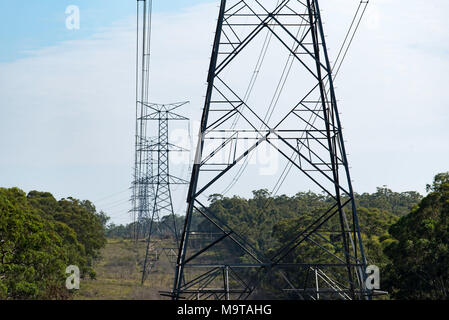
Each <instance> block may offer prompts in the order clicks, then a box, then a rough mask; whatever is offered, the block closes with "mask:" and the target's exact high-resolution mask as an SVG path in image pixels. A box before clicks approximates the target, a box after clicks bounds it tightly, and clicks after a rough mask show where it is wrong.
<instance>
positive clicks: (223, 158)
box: [153, 0, 371, 299]
mask: <svg viewBox="0 0 449 320" xmlns="http://www.w3.org/2000/svg"><path fill="white" fill-rule="evenodd" d="M267 59H271V60H269V61H270V63H269V64H267V63H265V62H266V60H267ZM263 67H265V69H263ZM207 81H208V86H207V91H206V97H205V104H204V108H203V114H202V118H201V127H200V133H199V140H198V146H197V150H196V156H195V163H194V167H193V171H192V175H191V180H190V187H189V192H188V198H187V202H188V208H187V212H186V219H185V225H184V228H183V233H182V238H181V244H180V250H179V254H178V260H177V267H176V273H175V281H174V286H173V290H172V292H170V293H166V294H170V295H171V296H172V297H173V298H174V299H247V298H250V297H259V296H258V294H260V293H264V288H267V287H270V288H271V289H273V288H276V289H277V290H278V291H279V295H273V296H272V297H275V298H279V297H284V298H285V297H288V298H298V299H365V298H369V297H370V295H371V292H370V291H369V290H367V289H366V287H365V273H364V270H365V265H366V260H365V255H364V250H363V245H362V241H361V236H360V232H359V225H358V217H357V212H356V208H355V203H354V194H353V189H352V182H351V177H350V172H349V164H348V160H347V155H346V151H345V145H344V140H343V135H342V126H341V122H340V117H339V112H338V108H337V99H336V96H335V90H334V85H333V78H332V68H331V64H330V60H329V56H328V52H327V47H326V39H325V35H324V31H323V23H322V20H321V14H320V9H319V4H318V1H317V0H304V1H297V0H278V1H276V0H252V1H251V0H248V1H239V0H228V1H226V0H221V5H220V9H219V16H218V23H217V29H216V34H215V39H214V44H213V49H212V56H211V61H210V68H209V74H208V79H207ZM153 114H154V115H156V114H157V111H156V110H155V111H154V113H153ZM262 147H263V148H268V149H269V150H271V152H274V153H276V154H277V155H278V156H279V159H280V161H282V163H284V164H285V165H286V168H289V170H288V172H289V173H288V177H289V178H291V179H292V182H291V187H292V186H293V188H297V189H298V190H295V191H296V192H298V191H300V190H301V188H308V187H309V186H313V188H315V189H317V190H319V191H320V192H321V193H323V194H324V195H325V196H326V199H327V202H326V203H327V205H328V207H327V209H324V210H319V211H317V212H314V213H313V214H311V215H312V217H313V218H311V219H309V218H308V219H305V218H302V217H305V215H304V214H302V213H301V212H298V217H297V218H298V221H299V222H298V226H296V228H293V227H294V226H292V228H293V229H292V230H295V231H294V234H293V235H292V236H291V237H290V238H289V239H287V240H285V241H284V242H283V243H282V244H281V245H280V246H278V247H276V248H275V249H276V250H271V251H269V252H268V251H267V250H265V249H266V248H264V247H262V246H260V245H259V244H258V242H257V239H255V238H254V237H256V238H257V237H258V232H252V233H251V234H253V236H252V237H253V238H251V237H250V236H249V234H250V232H249V231H250V230H252V231H254V230H256V228H260V230H262V231H260V233H263V232H268V231H266V230H265V231H263V230H264V229H263V226H264V221H263V219H262V220H260V221H256V220H255V221H252V223H251V224H245V223H238V222H232V219H231V220H230V221H231V222H232V223H231V224H229V223H228V224H227V223H225V222H224V219H223V218H224V216H223V215H224V213H223V211H222V210H218V209H217V210H214V209H213V208H211V207H210V205H209V204H210V203H209V202H208V200H207V199H210V196H211V195H214V194H217V193H220V191H222V189H223V188H224V186H226V185H228V187H227V188H226V192H227V191H228V190H231V189H232V188H235V187H236V186H237V187H238V184H239V183H242V184H243V185H245V187H247V188H251V187H252V186H253V185H256V183H259V187H260V188H263V187H267V186H270V185H273V184H274V182H271V181H270V180H269V177H262V176H257V177H255V176H252V177H250V178H247V179H246V180H245V179H243V178H242V176H243V175H245V174H248V175H249V172H250V170H249V169H248V167H247V164H248V162H249V161H250V159H251V157H252V156H253V155H254V154H256V152H257V150H259V149H261V148H262ZM252 190H256V189H252ZM237 194H238V191H237ZM260 216H266V213H265V212H260ZM194 219H197V221H196V222H195V223H194V224H195V225H196V226H198V225H199V226H200V227H201V228H202V230H209V232H210V233H211V236H210V237H208V238H207V239H197V238H196V237H197V235H198V234H199V233H198V231H201V230H194V229H192V225H193V223H192V221H193V220H194ZM198 220H200V222H198ZM312 252H313V254H312ZM267 294H268V293H267ZM265 297H266V296H265Z"/></svg>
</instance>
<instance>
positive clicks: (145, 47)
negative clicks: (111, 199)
mask: <svg viewBox="0 0 449 320" xmlns="http://www.w3.org/2000/svg"><path fill="white" fill-rule="evenodd" d="M151 3H152V2H151V1H145V0H144V1H142V0H137V50H136V135H135V158H134V159H135V162H134V174H133V182H132V197H131V201H132V209H131V213H132V215H133V222H134V229H133V233H134V234H133V237H134V239H135V241H137V240H138V239H139V238H141V237H142V236H144V234H145V230H144V228H145V225H146V221H147V220H148V219H149V218H150V216H151V215H150V203H152V202H153V201H152V200H153V198H152V195H153V193H154V192H153V190H152V187H153V185H152V175H153V168H152V167H153V163H152V162H153V161H152V159H151V157H152V153H149V152H148V145H149V144H151V141H150V140H149V138H148V137H147V121H146V119H145V115H146V112H147V108H146V107H145V103H147V102H148V93H149V83H150V74H149V72H150V44H151V16H152V15H151V12H152V6H151Z"/></svg>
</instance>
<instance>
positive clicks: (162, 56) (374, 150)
mask: <svg viewBox="0 0 449 320" xmlns="http://www.w3.org/2000/svg"><path fill="white" fill-rule="evenodd" d="M273 1H274V0H273ZM218 2H219V1H218V0H210V1H209V0H192V1H187V0H170V1H167V0H160V1H157V0H154V6H155V24H154V29H153V32H154V37H153V57H152V70H151V75H152V85H151V95H152V99H151V100H153V101H155V102H167V101H168V102H172V101H185V100H190V101H191V103H190V105H189V106H187V107H186V108H185V112H186V115H187V116H189V117H190V118H191V119H192V121H193V122H194V123H193V124H192V128H193V127H194V125H195V123H196V124H198V121H199V119H200V117H201V107H202V104H203V102H204V98H203V96H204V93H205V90H206V88H205V80H206V76H207V68H208V65H209V57H210V50H211V45H212V42H213V32H214V28H215V25H216V17H217V13H218V8H217V5H218ZM320 3H321V8H322V9H323V19H324V21H325V30H326V34H327V35H328V45H329V48H330V51H329V53H330V56H331V57H333V56H334V55H335V54H337V52H338V50H337V49H338V47H339V44H340V43H341V41H342V40H343V39H344V36H345V33H346V29H347V27H348V26H349V23H350V21H351V19H352V16H353V14H354V12H355V9H356V8H357V5H358V3H359V0H321V2H320ZM68 5H78V6H79V8H80V10H81V29H80V30H72V31H71V30H67V29H66V27H65V19H66V15H65V9H66V7H67V6H68ZM135 7H136V1H135V0H109V1H107V0H67V1H66V0H27V1H13V0H1V1H0V40H1V41H0V150H2V151H1V157H0V186H2V187H13V186H17V187H20V188H22V189H23V190H25V191H30V190H42V191H48V192H51V193H53V194H54V195H55V196H56V197H57V198H62V197H68V196H73V197H76V198H80V199H89V200H92V201H94V203H95V204H96V205H97V207H98V208H99V209H103V210H105V211H106V213H108V214H109V215H111V216H112V217H113V220H114V221H115V222H119V223H120V222H128V221H129V219H130V217H129V215H128V214H127V210H129V208H130V204H129V202H128V199H129V197H130V192H129V190H127V188H129V186H130V184H131V174H132V165H133V161H134V159H133V158H134V150H133V146H134V123H135V119H134V117H135V109H134V108H135V96H134V94H135V87H134V81H135V74H134V71H135V60H134V59H135V26H134V21H135V10H136V9H135ZM398 13H399V18H398ZM448 13H449V2H448V1H446V0H434V1H432V2H424V1H421V0H411V1H408V2H407V5H404V4H403V3H402V1H395V0H372V1H370V6H369V8H368V10H367V16H366V19H365V20H364V22H363V23H362V25H361V27H360V31H359V34H358V36H357V37H356V39H355V41H354V44H353V47H352V48H351V51H350V52H349V54H348V60H347V62H346V64H345V65H344V66H343V68H342V71H341V73H340V75H339V77H338V80H337V81H336V86H337V96H338V99H339V100H340V105H339V109H340V111H341V112H342V122H343V126H344V135H345V139H346V140H347V144H346V147H347V149H348V153H349V161H350V165H351V167H352V171H351V173H352V178H353V180H354V189H355V190H356V191H357V192H374V191H375V190H376V187H378V186H382V185H388V187H390V188H391V189H393V190H396V191H407V190H417V191H420V192H422V193H424V192H425V185H426V184H427V183H431V181H432V178H433V176H434V175H435V174H436V173H439V172H443V171H448V170H449V147H448V141H449V126H448V125H447V124H448V123H449V112H448V102H447V97H446V92H448V89H449V88H448V81H447V77H446V75H447V73H449V59H448V54H447V53H448V52H449V21H448V20H447V15H448ZM269 89H270V88H269ZM192 135H193V136H195V135H196V131H195V130H194V129H192ZM173 169H174V170H176V168H175V167H174V168H173ZM184 169H185V168H181V169H180V171H181V172H182V171H183V172H185V170H184ZM281 169H282V168H280V169H279V170H281ZM183 178H187V179H188V178H189V177H188V175H184V176H183ZM237 187H238V188H240V189H238V190H237V194H239V195H244V196H250V195H251V190H247V189H248V188H247V187H246V186H245V184H244V183H242V184H241V185H238V186H237ZM297 187H298V186H297V185H296V184H295V181H294V182H293V184H288V183H286V185H285V189H284V190H282V191H281V192H285V193H288V192H289V191H291V190H297V189H296V188H297ZM175 209H176V211H177V213H179V214H182V213H183V210H184V209H185V190H183V188H182V187H181V188H178V190H176V191H175Z"/></svg>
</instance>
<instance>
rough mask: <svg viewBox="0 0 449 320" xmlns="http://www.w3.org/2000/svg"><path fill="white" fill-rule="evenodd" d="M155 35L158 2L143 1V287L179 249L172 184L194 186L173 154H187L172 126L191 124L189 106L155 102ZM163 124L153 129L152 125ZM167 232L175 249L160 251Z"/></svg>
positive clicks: (138, 145) (137, 196) (137, 207)
mask: <svg viewBox="0 0 449 320" xmlns="http://www.w3.org/2000/svg"><path fill="white" fill-rule="evenodd" d="M151 33H152V1H151V0H137V50H136V52H137V55H136V136H135V164H134V179H133V183H132V209H131V212H132V214H133V219H134V238H135V240H136V242H137V241H138V240H139V239H141V238H145V239H146V241H147V246H146V253H145V258H144V261H143V272H142V283H144V281H145V279H146V278H147V276H148V274H149V272H150V270H151V267H152V266H153V265H154V262H155V261H156V260H157V259H155V260H154V259H152V258H151V257H152V254H154V255H156V256H159V252H158V251H156V252H151V251H154V250H159V251H160V252H161V253H164V252H166V253H168V256H169V258H171V256H172V252H173V250H175V251H177V250H178V248H179V240H178V237H179V232H178V230H177V227H176V218H175V213H174V211H173V204H172V196H171V190H170V185H172V184H188V182H187V181H184V180H182V179H180V178H177V177H175V176H173V175H171V174H170V171H169V153H170V152H175V151H176V152H182V151H186V150H184V149H183V148H180V147H177V146H175V145H173V144H171V143H170V142H169V139H168V138H169V121H173V120H188V119H187V118H186V117H183V116H181V115H179V114H177V113H175V112H174V111H175V109H178V108H180V107H181V106H183V105H185V104H187V103H188V102H180V103H171V104H155V103H151V102H149V87H150V54H151ZM154 122H156V123H157V126H151V125H150V123H154ZM161 227H164V228H165V229H168V230H170V233H171V236H172V238H173V246H172V247H170V248H156V247H155V246H154V245H153V241H152V237H153V236H154V233H155V232H156V231H161Z"/></svg>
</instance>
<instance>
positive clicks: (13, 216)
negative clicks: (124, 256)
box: [0, 188, 108, 299]
mask: <svg viewBox="0 0 449 320" xmlns="http://www.w3.org/2000/svg"><path fill="white" fill-rule="evenodd" d="M107 221H108V217H106V215H105V214H104V213H97V212H96V209H95V206H94V205H93V204H92V203H91V202H90V201H80V200H77V199H73V198H68V199H62V200H59V201H58V200H56V199H55V198H54V197H53V196H52V195H51V194H50V193H46V192H37V191H31V192H30V193H28V194H26V193H25V192H23V191H22V190H20V189H18V188H11V189H4V188H0V299H67V298H70V296H71V293H70V292H69V291H68V290H67V289H66V287H65V279H66V277H67V276H68V275H67V274H65V270H66V268H67V267H68V266H69V265H76V266H78V267H79V268H80V272H81V277H90V278H95V271H94V269H93V262H94V260H95V259H97V258H98V257H99V253H100V249H101V248H103V247H104V246H105V244H106V236H105V225H106V223H107Z"/></svg>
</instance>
